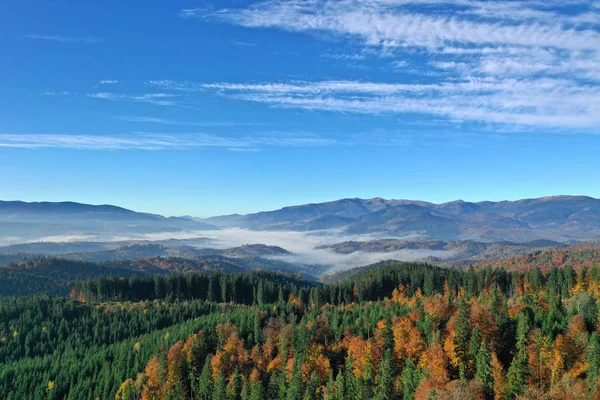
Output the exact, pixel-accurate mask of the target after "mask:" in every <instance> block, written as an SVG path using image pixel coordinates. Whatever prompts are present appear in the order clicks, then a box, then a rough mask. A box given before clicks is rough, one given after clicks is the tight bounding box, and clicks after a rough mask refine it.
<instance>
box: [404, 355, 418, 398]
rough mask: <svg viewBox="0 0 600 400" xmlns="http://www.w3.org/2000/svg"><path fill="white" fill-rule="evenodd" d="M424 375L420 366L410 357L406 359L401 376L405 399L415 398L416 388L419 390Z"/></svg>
mask: <svg viewBox="0 0 600 400" xmlns="http://www.w3.org/2000/svg"><path fill="white" fill-rule="evenodd" d="M422 375H423V374H422V373H421V370H420V369H419V366H418V365H417V364H415V362H414V361H413V359H412V358H410V357H409V358H408V359H407V360H406V364H405V366H404V369H403V370H402V377H401V378H402V393H403V400H414V398H415V397H414V394H415V390H417V387H419V383H421V379H422Z"/></svg>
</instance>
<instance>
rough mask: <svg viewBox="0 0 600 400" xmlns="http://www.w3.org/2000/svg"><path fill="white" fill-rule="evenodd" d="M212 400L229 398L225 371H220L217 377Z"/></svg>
mask: <svg viewBox="0 0 600 400" xmlns="http://www.w3.org/2000/svg"><path fill="white" fill-rule="evenodd" d="M212 400H227V393H226V386H225V378H224V377H223V372H219V374H218V375H217V377H216V378H215V383H214V386H213V392H212Z"/></svg>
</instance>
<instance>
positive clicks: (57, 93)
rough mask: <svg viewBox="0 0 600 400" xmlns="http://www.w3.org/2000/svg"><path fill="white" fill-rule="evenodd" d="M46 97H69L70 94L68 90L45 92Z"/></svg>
mask: <svg viewBox="0 0 600 400" xmlns="http://www.w3.org/2000/svg"><path fill="white" fill-rule="evenodd" d="M44 94H45V95H46V96H68V95H69V92H68V91H66V90H61V91H59V92H45V93H44Z"/></svg>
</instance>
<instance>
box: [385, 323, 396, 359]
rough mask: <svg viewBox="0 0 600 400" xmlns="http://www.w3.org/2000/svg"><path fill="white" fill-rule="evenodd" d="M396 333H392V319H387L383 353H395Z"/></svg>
mask: <svg viewBox="0 0 600 400" xmlns="http://www.w3.org/2000/svg"><path fill="white" fill-rule="evenodd" d="M394 344H395V343H394V332H393V331H392V320H391V318H388V319H386V321H385V327H384V328H383V351H390V352H392V351H394Z"/></svg>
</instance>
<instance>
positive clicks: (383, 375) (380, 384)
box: [374, 350, 394, 400]
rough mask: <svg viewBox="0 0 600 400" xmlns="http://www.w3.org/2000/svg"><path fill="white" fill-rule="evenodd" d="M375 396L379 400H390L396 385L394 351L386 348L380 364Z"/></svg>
mask: <svg viewBox="0 0 600 400" xmlns="http://www.w3.org/2000/svg"><path fill="white" fill-rule="evenodd" d="M375 384H376V387H375V396H374V398H375V399H377V400H390V399H391V398H392V389H393V387H394V376H393V371H392V351H391V350H386V351H385V354H384V355H383V359H382V360H381V363H380V364H379V371H378V373H377V377H376V380H375Z"/></svg>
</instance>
